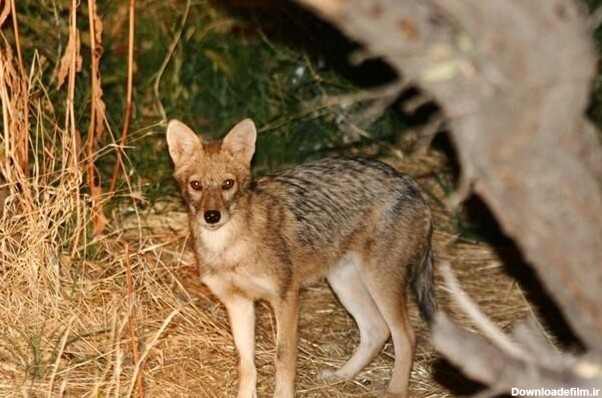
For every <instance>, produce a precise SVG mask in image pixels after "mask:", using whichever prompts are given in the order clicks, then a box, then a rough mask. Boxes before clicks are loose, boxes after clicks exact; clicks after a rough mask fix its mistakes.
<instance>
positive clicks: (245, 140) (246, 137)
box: [222, 119, 257, 163]
mask: <svg viewBox="0 0 602 398" xmlns="http://www.w3.org/2000/svg"><path fill="white" fill-rule="evenodd" d="M256 139H257V129H256V128H255V124H254V123H253V121H252V120H251V119H244V120H243V121H241V122H239V123H238V124H237V125H236V126H234V127H233V128H232V130H230V132H229V133H228V134H226V136H225V137H224V140H223V141H222V149H225V150H226V151H228V152H230V153H231V154H232V155H234V156H235V157H237V158H239V159H240V160H242V161H244V162H246V163H250V162H251V158H253V154H254V153H255V140H256Z"/></svg>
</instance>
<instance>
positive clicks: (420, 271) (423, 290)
mask: <svg viewBox="0 0 602 398" xmlns="http://www.w3.org/2000/svg"><path fill="white" fill-rule="evenodd" d="M432 235H433V228H432V226H431V228H430V230H429V233H428V243H427V246H426V248H425V250H424V254H423V256H422V260H421V261H420V262H419V263H418V264H416V265H415V266H414V268H413V269H412V272H411V278H410V285H411V287H412V291H413V292H414V295H415V297H416V301H417V303H418V308H419V309H420V315H421V316H422V318H423V319H424V320H425V321H427V322H429V323H430V322H431V320H432V319H433V315H434V314H435V312H436V311H437V299H436V297H435V276H434V258H433V251H432V248H431V237H432Z"/></svg>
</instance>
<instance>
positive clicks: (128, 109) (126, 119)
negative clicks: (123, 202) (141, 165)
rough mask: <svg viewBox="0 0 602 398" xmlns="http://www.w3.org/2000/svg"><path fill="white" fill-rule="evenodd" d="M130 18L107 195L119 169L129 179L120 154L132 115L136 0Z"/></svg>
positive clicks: (123, 148)
mask: <svg viewBox="0 0 602 398" xmlns="http://www.w3.org/2000/svg"><path fill="white" fill-rule="evenodd" d="M129 12H130V18H129V37H128V80H127V93H126V101H125V112H124V115H123V126H122V129H121V141H120V142H119V146H118V147H117V159H116V160H115V166H114V167H113V176H112V177H111V183H110V185H109V195H113V193H114V192H115V185H116V184H117V175H118V174H119V169H120V168H121V169H122V170H123V175H124V177H125V178H126V179H129V177H128V175H127V173H126V172H125V166H124V165H123V161H122V156H123V154H124V153H125V145H126V143H127V137H128V131H129V129H130V119H131V117H132V86H133V81H134V32H135V22H136V0H130V6H129Z"/></svg>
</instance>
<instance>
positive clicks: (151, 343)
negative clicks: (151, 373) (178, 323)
mask: <svg viewBox="0 0 602 398" xmlns="http://www.w3.org/2000/svg"><path fill="white" fill-rule="evenodd" d="M181 310H182V309H181V308H176V309H174V310H172V311H171V312H170V313H169V315H167V318H165V320H164V321H163V323H162V324H161V326H160V327H159V330H157V332H156V333H155V334H154V336H153V337H152V339H151V340H150V341H149V343H148V345H147V346H146V349H145V350H144V352H143V353H142V355H141V356H140V358H139V359H138V362H136V366H135V367H134V376H135V378H134V379H137V377H138V373H139V372H140V368H141V367H142V363H143V362H144V360H145V359H146V357H147V356H148V354H149V352H150V351H151V350H152V349H153V347H154V346H155V344H157V340H159V337H161V334H163V332H164V331H165V329H167V326H169V324H170V323H171V320H172V319H173V318H174V317H175V316H176V315H178V314H179V313H180V311H181ZM134 384H135V380H132V382H131V383H130V387H129V388H128V392H127V394H126V395H125V396H126V398H129V397H131V396H132V391H133V390H134Z"/></svg>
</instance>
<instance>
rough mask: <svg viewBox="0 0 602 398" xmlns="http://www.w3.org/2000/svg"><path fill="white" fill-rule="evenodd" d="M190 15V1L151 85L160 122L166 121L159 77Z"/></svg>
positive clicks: (178, 41) (188, 0) (161, 75)
mask: <svg viewBox="0 0 602 398" xmlns="http://www.w3.org/2000/svg"><path fill="white" fill-rule="evenodd" d="M189 13H190V0H187V1H186V7H185V8H184V14H183V15H182V22H181V23H180V30H178V33H177V34H176V36H175V37H174V39H173V41H172V42H171V44H170V45H169V50H168V51H167V55H166V56H165V59H163V62H162V63H161V67H160V68H159V71H158V72H157V76H156V77H155V82H154V83H153V92H154V93H155V103H156V105H157V109H158V110H159V113H161V120H163V121H166V120H167V114H166V113H165V108H164V107H163V103H162V102H161V95H160V94H159V85H160V84H161V77H163V73H164V72H165V69H166V68H167V65H168V64H169V61H170V60H171V56H172V55H173V53H174V51H175V50H176V47H177V46H178V44H179V43H180V37H182V33H183V32H184V26H186V21H187V20H188V14H189Z"/></svg>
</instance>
